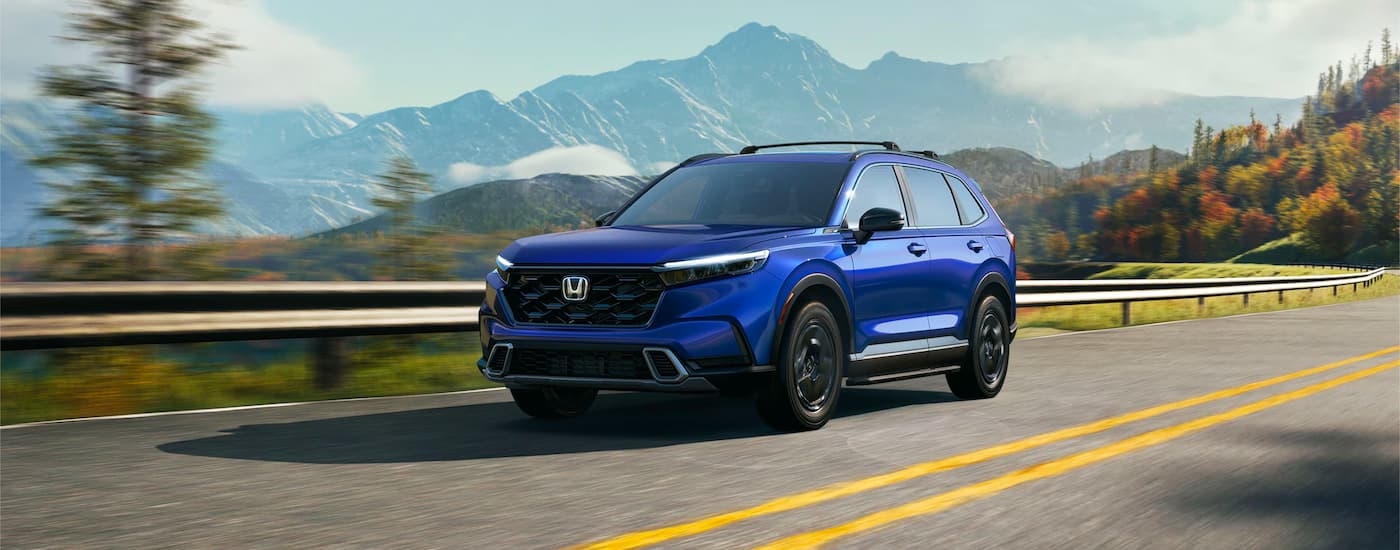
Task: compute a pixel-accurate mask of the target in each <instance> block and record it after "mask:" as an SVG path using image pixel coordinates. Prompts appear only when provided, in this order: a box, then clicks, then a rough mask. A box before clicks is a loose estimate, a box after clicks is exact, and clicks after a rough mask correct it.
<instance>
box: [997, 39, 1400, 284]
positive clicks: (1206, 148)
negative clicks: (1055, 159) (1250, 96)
mask: <svg viewBox="0 0 1400 550" xmlns="http://www.w3.org/2000/svg"><path fill="white" fill-rule="evenodd" d="M1386 36H1387V37H1388V33H1387V34H1386ZM1381 50H1382V51H1381V55H1380V56H1378V58H1372V56H1370V55H1365V56H1361V57H1359V58H1358V59H1356V60H1355V62H1354V63H1353V64H1352V65H1351V66H1350V67H1348V66H1347V65H1345V64H1339V65H1337V66H1333V67H1329V68H1328V69H1327V71H1326V72H1324V73H1323V74H1322V75H1321V76H1320V77H1319V79H1318V90H1317V93H1316V95H1314V96H1311V97H1308V98H1307V99H1306V100H1305V101H1304V103H1303V109H1302V112H1303V115H1302V118H1301V119H1300V120H1299V121H1297V123H1296V124H1293V125H1292V126H1286V125H1284V124H1283V121H1282V119H1281V117H1278V116H1274V117H1272V118H1273V119H1274V122H1273V123H1272V124H1269V125H1266V124H1264V123H1263V122H1261V121H1260V120H1259V119H1258V118H1257V117H1256V116H1255V114H1254V113H1250V117H1249V122H1248V123H1247V124H1242V125H1238V126H1230V127H1226V128H1222V129H1218V130H1217V129H1215V128H1212V127H1210V126H1208V125H1206V124H1204V123H1203V122H1202V121H1200V120H1197V121H1196V123H1195V130H1194V136H1193V140H1192V146H1191V154H1190V156H1189V157H1188V160H1187V161H1186V162H1183V163H1181V164H1178V165H1176V166H1170V167H1163V169H1159V170H1156V171H1149V172H1147V173H1139V174H1136V175H1132V176H1129V177H1124V178H1122V180H1121V181H1117V182H1103V181H1100V180H1099V178H1101V176H1088V175H1086V176H1084V177H1081V179H1079V180H1078V181H1075V182H1071V183H1069V184H1067V185H1065V186H1063V187H1061V188H1059V189H1055V190H1053V191H1050V192H1047V193H1039V194H1037V195H1034V196H1018V197H1012V198H1010V199H1008V200H1007V201H1006V203H1007V205H1006V206H1007V210H1008V211H1009V212H1010V213H1011V215H1012V217H1013V219H1014V218H1015V217H1016V216H1025V217H1027V218H1030V219H1033V220H1036V221H1037V222H1039V223H1043V224H1045V227H1043V229H1042V230H1043V231H1044V232H1045V234H1047V235H1053V232H1055V231H1059V230H1063V231H1066V232H1067V233H1070V234H1071V238H1072V239H1074V237H1073V235H1076V234H1077V235H1080V236H1081V237H1080V238H1078V239H1075V240H1076V241H1083V240H1086V239H1085V238H1084V237H1083V236H1088V239H1087V240H1091V242H1092V244H1093V245H1094V246H1092V247H1091V248H1092V249H1094V252H1095V256H1096V257H1098V258H1102V259H1125V260H1129V259H1130V260H1156V261H1161V260H1186V261H1219V260H1226V259H1229V258H1231V257H1234V256H1237V255H1240V254H1242V253H1245V252H1248V251H1250V250H1252V249H1255V248H1257V247H1261V246H1263V245H1265V244H1268V243H1270V242H1271V241H1274V240H1279V239H1283V238H1290V239H1289V240H1288V241H1283V242H1289V243H1296V244H1295V245H1290V246H1297V249H1298V250H1300V251H1301V252H1300V253H1299V254H1300V255H1299V256H1294V258H1296V259H1305V258H1308V257H1310V258H1315V259H1326V260H1333V261H1345V260H1347V258H1349V257H1351V255H1352V254H1356V253H1360V252H1361V251H1363V250H1369V251H1370V252H1369V253H1368V254H1369V255H1366V256H1364V257H1365V258H1368V259H1367V260H1360V261H1363V262H1365V261H1370V262H1387V263H1394V262H1395V261H1396V260H1397V259H1400V257H1397V256H1400V253H1396V252H1395V251H1396V250H1398V249H1397V248H1396V247H1397V231H1400V212H1397V210H1400V53H1396V52H1395V51H1394V50H1393V49H1392V47H1391V45H1390V44H1389V41H1388V39H1387V40H1383V41H1382V48H1381ZM1089 197H1095V198H1097V199H1098V200H1097V202H1094V201H1093V200H1089V201H1087V202H1086V201H1085V200H1084V199H1085V198H1089ZM1001 207H1002V205H1000V204H999V205H998V208H999V209H1000V208H1001ZM1081 212H1082V213H1085V214H1078V213H1081ZM1069 213H1075V215H1068V214H1069ZM1080 216H1083V218H1080ZM1070 218H1078V219H1070ZM1084 218H1087V222H1088V225H1084V224H1085V221H1086V219H1084ZM1040 241H1041V242H1042V243H1043V244H1042V245H1041V246H1040V249H1037V250H1034V251H1033V252H1034V253H1036V254H1038V255H1039V256H1051V254H1050V252H1051V250H1049V248H1050V247H1049V246H1048V245H1049V244H1050V242H1051V240H1050V238H1048V237H1047V238H1043V239H1040ZM1298 245H1301V246H1298ZM1081 248H1083V247H1081Z"/></svg>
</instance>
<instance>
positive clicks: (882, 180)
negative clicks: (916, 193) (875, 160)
mask: <svg viewBox="0 0 1400 550" xmlns="http://www.w3.org/2000/svg"><path fill="white" fill-rule="evenodd" d="M871 208H888V209H890V210H894V211H895V212H899V213H900V214H903V215H904V217H905V219H908V218H909V214H908V213H907V212H905V210H904V196H903V194H901V193H900V192H899V180H898V179H895V176H894V167H893V166H890V165H887V164H886V165H880V166H871V167H869V168H866V169H865V171H864V172H861V174H860V179H859V180H857V181H856V188H855V196H853V197H851V202H850V205H849V206H847V207H846V227H850V228H853V229H854V228H857V227H860V217H861V215H862V214H865V213H866V211H868V210H870V209H871Z"/></svg>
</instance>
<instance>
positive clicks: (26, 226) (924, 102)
mask: <svg viewBox="0 0 1400 550" xmlns="http://www.w3.org/2000/svg"><path fill="white" fill-rule="evenodd" d="M1005 62H1006V61H1004V60H1002V61H989V62H985V63H964V64H944V63H936V62H929V61H921V60H917V59H911V58H907V57H902V56H900V55H898V54H895V53H893V52H891V53H889V54H886V55H885V56H884V57H881V58H880V59H878V60H876V61H874V62H871V63H870V64H869V65H868V66H866V67H865V68H853V67H850V66H848V65H845V64H843V63H841V62H839V61H837V60H836V59H835V58H833V57H832V56H831V55H830V54H829V53H828V52H827V51H826V50H825V49H823V48H822V47H821V46H820V45H818V44H817V43H815V42H813V41H812V40H810V39H807V38H806V37H803V36H800V35H796V34H790V33H786V32H783V31H782V30H780V29H778V28H776V27H771V26H763V25H759V24H748V25H745V26H743V27H741V28H740V29H738V30H736V31H734V32H732V33H730V34H729V35H727V36H725V37H724V38H723V39H721V40H720V41H719V42H717V43H716V44H714V45H712V46H709V47H707V48H705V49H704V50H703V51H701V52H700V53H699V54H698V55H696V56H694V57H690V58H686V59H679V60H650V61H641V62H637V63H634V64H632V65H629V66H627V67H625V68H622V69H619V70H616V71H612V72H607V73H602V74H597V75H591V76H563V77H560V78H557V79H555V80H553V81H551V82H549V83H546V84H544V85H542V86H540V87H538V88H535V89H533V90H530V91H527V92H524V93H522V94H520V95H519V96H517V97H515V98H514V99H511V100H509V101H506V100H502V99H500V98H497V97H496V96H494V95H492V94H491V93H489V92H485V91H475V92H470V93H466V94H464V95H462V96H460V97H457V98H455V99H453V100H451V101H447V102H445V103H441V104H438V105H434V106H431V107H402V108H397V109H391V110H388V111H384V112H381V113H375V114H370V115H367V116H360V115H357V114H350V113H339V112H335V111H333V110H332V109H330V108H328V107H326V106H324V105H307V106H304V107H301V108H297V109H281V110H264V111H248V110H238V111H233V110H218V109H216V110H215V114H216V115H217V116H218V118H219V121H220V126H219V128H218V130H217V132H216V135H215V137H216V138H217V141H218V145H217V150H216V155H215V159H214V160H213V161H212V162H211V163H210V165H209V168H208V169H207V173H208V176H209V177H210V178H211V179H212V180H213V181H215V182H217V183H219V184H220V185H221V186H222V187H223V189H224V192H225V195H226V196H227V197H228V199H229V205H228V210H229V216H227V217H226V219H224V220H222V221H220V222H217V223H213V224H210V225H209V226H208V227H206V228H205V229H206V230H207V231H210V232H213V233H226V234H294V235H297V234H308V233H313V232H318V231H323V230H326V229H329V228H335V227H340V226H343V225H346V224H348V223H352V222H354V221H356V220H359V219H365V218H369V217H371V216H372V215H373V214H374V208H373V207H372V206H370V197H371V196H372V194H373V183H372V182H373V178H374V175H375V174H376V173H379V172H381V171H382V170H383V168H384V161H385V160H386V159H387V158H388V157H390V156H392V155H397V154H405V155H408V156H410V157H412V158H413V159H414V160H416V161H417V162H418V164H419V165H420V166H421V167H422V168H423V169H424V170H425V171H427V172H428V173H430V174H432V175H433V176H434V180H435V185H436V189H437V190H438V191H439V192H445V191H450V190H452V189H455V188H458V187H464V186H468V185H473V184H476V183H481V182H483V181H486V180H488V179H493V178H498V177H499V176H501V175H502V174H510V175H513V176H515V178H514V179H523V178H527V177H529V176H533V175H535V174H528V173H527V174H520V173H516V172H511V171H505V170H502V169H501V167H505V166H507V165H510V164H511V163H512V162H514V161H517V160H519V159H521V158H522V157H527V156H529V155H532V154H535V153H539V152H541V151H547V150H551V149H557V148H563V147H573V146H580V145H594V146H600V147H604V148H607V149H611V150H613V151H616V152H617V153H619V154H620V155H621V158H622V159H625V161H626V163H628V164H630V165H631V166H632V167H635V172H638V173H643V174H647V173H656V172H658V171H660V170H661V169H663V168H664V167H665V166H667V165H669V164H670V163H674V162H677V161H679V160H681V159H684V158H686V157H689V156H691V155H694V154H698V153H702V152H709V151H732V150H737V149H738V148H739V147H741V146H742V145H745V144H749V143H764V142H777V141H791V140H810V139H867V140H869V139H874V140H885V139H892V140H895V141H897V142H899V143H901V144H903V145H905V146H906V147H908V148H911V149H915V148H917V149H926V148H932V149H934V150H937V151H940V152H942V151H957V150H960V149H968V148H978V149H975V150H981V151H983V153H967V154H965V155H964V156H965V157H967V158H969V159H974V158H976V157H977V155H979V154H980V155H981V156H982V158H984V159H985V158H1000V159H1002V160H1008V161H1012V162H1014V168H1013V169H1012V170H1011V171H1010V172H1009V173H1011V174H1013V175H1004V174H997V173H991V172H985V171H984V172H982V173H979V171H981V170H986V169H987V168H970V167H966V166H965V168H967V169H968V170H969V171H970V172H971V173H972V175H973V177H975V178H978V179H979V181H982V182H983V184H984V185H985V186H987V187H989V188H1007V189H1010V188H1011V187H1015V186H1018V185H1019V186H1025V185H1028V184H1026V183H1025V182H1024V181H1022V180H1020V179H1018V178H1019V175H1020V174H1029V173H1038V172H1043V173H1045V174H1051V173H1055V172H1057V171H1058V168H1056V166H1055V165H1074V164H1078V163H1079V162H1081V161H1082V160H1084V159H1086V158H1088V157H1090V156H1091V155H1092V156H1093V157H1095V158H1103V157H1107V156H1108V155H1110V154H1112V153H1114V152H1116V151H1119V150H1121V149H1141V148H1144V147H1147V146H1148V145H1151V144H1158V145H1161V146H1163V147H1176V148H1182V147H1184V146H1185V145H1186V144H1188V143H1189V142H1190V140H1191V135H1190V131H1191V130H1190V129H1191V126H1192V124H1193V122H1194V120H1195V119H1196V118H1201V119H1203V120H1204V121H1205V123H1206V124H1210V125H1213V126H1216V127H1222V126H1225V125H1227V124H1230V123H1235V122H1241V121H1243V120H1247V119H1248V115H1249V113H1250V111H1251V110H1253V111H1255V112H1258V113H1263V114H1264V115H1265V116H1267V115H1268V114H1270V113H1279V114H1281V115H1282V116H1283V117H1284V119H1285V120H1292V119H1294V118H1296V116H1297V114H1298V112H1299V108H1300V107H1299V106H1300V100H1298V99H1277V98H1252V97H1201V96H1192V95H1184V94H1160V96H1159V99H1158V100H1157V101H1156V102H1154V103H1150V104H1145V105H1138V106H1133V107H1114V108H1103V109H1098V110H1095V111H1092V112H1083V111H1080V110H1074V109H1068V108H1064V107H1058V106H1055V105H1053V104H1051V103H1048V102H1040V101H1036V100H1033V99H1027V98H1024V97H1021V96H1018V95H1011V94H1005V93H1001V92H1000V91H998V90H997V89H996V88H995V86H993V85H992V84H990V83H989V82H988V80H987V79H986V78H984V77H983V76H981V75H985V74H986V73H987V72H988V71H989V70H995V69H997V68H999V67H1000V65H999V64H1001V63H1005ZM60 115H61V113H59V112H58V109H57V108H55V107H54V106H53V105H52V104H50V103H43V102H37V101H9V100H7V101H4V102H3V103H0V134H3V135H2V136H0V137H3V139H0V174H3V176H4V178H3V180H0V195H2V196H0V202H3V203H4V205H3V213H2V214H3V216H4V217H3V219H0V244H4V245H15V244H20V243H24V242H33V241H34V240H35V239H37V238H38V236H37V235H38V231H39V230H41V229H42V228H43V221H42V220H36V219H35V218H34V215H33V209H34V206H35V205H36V204H38V203H40V202H41V201H42V196H43V191H42V188H41V187H40V186H39V185H38V184H37V181H38V179H39V178H40V177H41V176H43V174H36V173H35V172H34V171H33V170H31V169H30V168H29V167H28V166H26V165H25V163H24V161H25V159H27V158H29V157H31V156H32V155H33V154H34V151H36V150H39V148H41V147H42V146H43V142H44V139H45V138H46V137H47V136H48V135H49V134H50V133H51V132H52V131H53V129H54V128H56V127H59V126H60V125H61V124H62V120H63V117H62V116H60ZM1000 148H1012V149H1017V150H1021V151H1025V152H1026V153H1025V154H1019V155H1013V154H1010V153H1006V152H1005V151H1003V150H1002V149H1000ZM987 151H1000V153H997V155H993V156H992V157H988V154H989V153H986V152H987ZM960 153H961V152H960V151H958V152H955V153H952V154H949V155H945V158H948V159H950V160H951V161H953V162H954V163H955V164H957V163H958V160H957V155H958V154H960ZM1012 157H1015V158H1012ZM993 164H995V165H1001V164H1003V163H1001V162H998V163H993ZM990 166H991V164H989V165H988V167H989V168H990ZM543 171H575V170H571V169H569V167H568V166H554V167H552V169H547V170H543ZM49 177H62V175H61V174H60V175H49ZM993 181H998V182H1006V183H1005V184H1002V183H998V184H995V185H994V184H992V183H991V182H993ZM1018 182H1019V183H1018ZM989 192H990V189H989Z"/></svg>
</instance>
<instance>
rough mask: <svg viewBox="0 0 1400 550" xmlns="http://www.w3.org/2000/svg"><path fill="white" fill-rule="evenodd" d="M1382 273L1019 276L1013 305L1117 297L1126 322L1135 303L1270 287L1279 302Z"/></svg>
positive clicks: (1367, 282) (1364, 282) (1200, 303)
mask: <svg viewBox="0 0 1400 550" xmlns="http://www.w3.org/2000/svg"><path fill="white" fill-rule="evenodd" d="M1382 277H1385V270H1384V269H1373V270H1370V271H1366V272H1364V273H1361V274H1354V273H1347V274H1343V275H1327V276H1315V275H1314V276H1302V277H1240V278H1224V279H1214V280H1213V281H1214V283H1209V282H1208V281H1211V279H1178V280H1177V281H1179V282H1184V283H1185V286H1180V285H1172V284H1170V283H1169V282H1168V283H1165V284H1155V281H1171V280H1170V279H1165V280H1164V279H1119V280H1109V281H1104V282H1105V283H1108V284H1104V285H1099V286H1098V287H1097V288H1095V287H1094V286H1093V285H1089V284H1088V283H1092V282H1093V281H1067V282H1068V283H1071V284H1067V285H1063V286H1062V287H1058V288H1057V285H1055V284H1053V283H1057V282H1058V281H1017V282H1016V305H1017V306H1018V307H1048V306H1070V305H1084V304H1105V303H1115V302H1117V303H1121V304H1122V311H1123V324H1124V325H1128V324H1131V323H1132V304H1133V302H1146V301H1154V300H1180V299H1190V298H1196V307H1197V309H1198V310H1200V309H1204V308H1205V299H1206V298H1208V297H1212V296H1241V297H1242V298H1241V299H1242V300H1243V302H1244V304H1245V305H1249V296H1250V295H1251V294H1259V293H1264V292H1274V293H1277V295H1278V302H1279V303H1280V304H1281V303H1283V293H1284V292H1286V291H1289V290H1309V289H1318V288H1328V287H1331V288H1332V295H1333V296H1336V295H1337V290H1338V289H1339V288H1341V287H1344V286H1347V285H1351V289H1352V292H1356V291H1357V289H1358V288H1359V287H1361V286H1371V285H1372V284H1375V282H1376V281H1379V280H1380V279H1381V278H1382ZM1047 283H1052V284H1047ZM1129 287H1131V288H1129ZM1065 289H1068V290H1065ZM1028 291H1029V292H1028Z"/></svg>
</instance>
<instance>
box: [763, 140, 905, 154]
mask: <svg viewBox="0 0 1400 550" xmlns="http://www.w3.org/2000/svg"><path fill="white" fill-rule="evenodd" d="M799 145H879V146H881V147H884V148H885V150H886V151H898V150H900V149H899V145H897V144H895V142H893V141H795V142H792V143H770V144H768V145H745V146H744V148H743V149H740V150H739V154H741V155H748V154H752V153H757V152H758V150H759V149H772V148H775V147H797V146H799Z"/></svg>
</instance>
